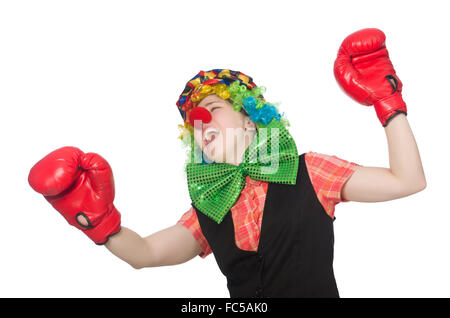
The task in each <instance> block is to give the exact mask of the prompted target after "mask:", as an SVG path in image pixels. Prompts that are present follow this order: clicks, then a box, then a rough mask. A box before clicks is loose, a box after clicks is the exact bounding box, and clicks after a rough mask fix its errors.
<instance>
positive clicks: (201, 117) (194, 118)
mask: <svg viewBox="0 0 450 318" xmlns="http://www.w3.org/2000/svg"><path fill="white" fill-rule="evenodd" d="M211 119H212V116H211V113H210V111H209V110H207V109H206V108H204V107H195V108H194V109H193V110H191V111H190V113H189V122H190V123H191V124H192V125H193V126H194V125H195V124H200V123H201V124H206V123H209V122H211Z"/></svg>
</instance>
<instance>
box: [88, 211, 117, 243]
mask: <svg viewBox="0 0 450 318" xmlns="http://www.w3.org/2000/svg"><path fill="white" fill-rule="evenodd" d="M120 219H121V215H120V212H119V211H117V209H116V208H115V207H114V205H113V208H112V210H111V212H110V213H108V214H107V215H105V216H104V217H103V218H102V220H101V222H100V223H99V224H97V225H96V226H95V227H91V225H89V226H88V227H84V226H83V228H84V229H83V230H82V231H83V232H84V234H86V235H87V236H88V237H89V238H90V239H91V240H93V241H94V242H95V244H97V245H104V244H106V242H108V239H109V237H111V236H113V235H114V234H117V233H119V231H120Z"/></svg>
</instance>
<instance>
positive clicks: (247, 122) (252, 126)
mask: <svg viewBox="0 0 450 318" xmlns="http://www.w3.org/2000/svg"><path fill="white" fill-rule="evenodd" d="M244 121H245V122H244V129H245V130H246V131H255V132H256V124H255V123H254V122H252V121H251V120H250V117H248V116H246V118H245V120H244Z"/></svg>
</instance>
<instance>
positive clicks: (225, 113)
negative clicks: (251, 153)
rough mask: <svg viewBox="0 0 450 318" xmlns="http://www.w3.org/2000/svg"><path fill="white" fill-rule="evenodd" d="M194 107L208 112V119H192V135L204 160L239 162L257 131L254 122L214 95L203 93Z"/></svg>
mask: <svg viewBox="0 0 450 318" xmlns="http://www.w3.org/2000/svg"><path fill="white" fill-rule="evenodd" d="M197 107H203V108H205V109H206V110H208V111H209V113H210V114H211V116H210V118H211V120H210V121H208V120H204V121H202V120H195V122H194V138H195V141H196V143H197V145H198V146H199V147H200V149H201V150H202V152H203V154H204V156H205V157H206V158H205V160H207V161H208V162H216V163H229V164H234V165H238V164H239V163H240V162H241V160H242V156H243V154H244V152H245V149H246V148H247V147H248V145H249V144H250V143H251V141H252V139H253V137H254V135H255V133H256V125H255V123H253V122H252V121H251V120H250V118H249V117H248V116H245V115H244V114H243V113H242V112H236V111H234V109H233V106H232V104H231V103H229V102H228V101H226V100H224V99H222V98H220V97H218V96H217V95H215V94H212V95H208V96H206V97H205V98H204V99H203V100H202V101H201V102H200V103H199V104H198V105H197ZM208 119H209V118H208Z"/></svg>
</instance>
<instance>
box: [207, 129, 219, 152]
mask: <svg viewBox="0 0 450 318" xmlns="http://www.w3.org/2000/svg"><path fill="white" fill-rule="evenodd" d="M219 133H220V131H219V130H218V129H216V128H208V129H207V130H205V132H204V133H203V146H204V147H207V146H209V145H210V144H212V143H213V142H214V140H215V139H216V137H217V136H218V135H219Z"/></svg>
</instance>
